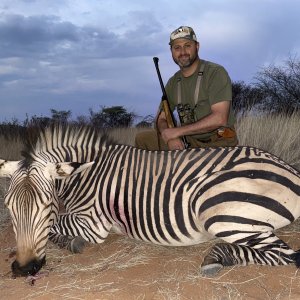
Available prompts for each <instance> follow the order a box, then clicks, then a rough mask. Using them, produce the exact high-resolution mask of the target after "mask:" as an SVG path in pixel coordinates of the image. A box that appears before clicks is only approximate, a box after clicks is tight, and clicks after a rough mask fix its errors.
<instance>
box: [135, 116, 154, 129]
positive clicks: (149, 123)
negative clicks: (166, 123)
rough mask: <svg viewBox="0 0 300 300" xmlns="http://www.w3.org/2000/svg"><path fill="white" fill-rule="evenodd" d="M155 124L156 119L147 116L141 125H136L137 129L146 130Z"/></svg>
mask: <svg viewBox="0 0 300 300" xmlns="http://www.w3.org/2000/svg"><path fill="white" fill-rule="evenodd" d="M153 123H154V117H153V116H152V115H147V116H146V117H144V118H143V119H142V121H141V122H139V123H137V124H136V127H138V128H141V127H144V128H147V127H152V125H153Z"/></svg>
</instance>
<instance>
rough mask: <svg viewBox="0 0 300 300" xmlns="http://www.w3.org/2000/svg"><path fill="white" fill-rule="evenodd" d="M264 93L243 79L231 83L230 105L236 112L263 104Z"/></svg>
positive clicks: (259, 106)
mask: <svg viewBox="0 0 300 300" xmlns="http://www.w3.org/2000/svg"><path fill="white" fill-rule="evenodd" d="M265 96H266V95H265V93H264V92H263V91H262V90H261V89H260V88H258V87H254V86H252V85H249V84H246V83H245V82H243V81H237V82H233V83H232V106H233V109H234V111H235V112H236V113H239V112H243V111H247V110H250V109H253V108H258V109H261V108H263V106H264V100H265Z"/></svg>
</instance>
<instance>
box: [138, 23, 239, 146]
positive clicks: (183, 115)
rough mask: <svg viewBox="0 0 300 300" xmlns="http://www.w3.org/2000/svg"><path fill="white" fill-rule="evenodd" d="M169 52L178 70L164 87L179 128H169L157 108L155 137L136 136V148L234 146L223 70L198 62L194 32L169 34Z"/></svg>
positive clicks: (182, 30) (152, 133)
mask: <svg viewBox="0 0 300 300" xmlns="http://www.w3.org/2000/svg"><path fill="white" fill-rule="evenodd" d="M169 45H170V49H171V53H172V57H173V60H174V62H175V63H176V64H177V65H178V66H179V68H180V70H179V71H178V72H176V73H175V74H174V76H173V77H171V78H170V79H169V81H168V83H167V85H166V93H167V96H168V100H169V103H170V108H171V111H174V110H175V109H176V110H177V112H178V115H179V118H180V121H181V126H178V127H175V128H168V125H167V121H166V114H165V112H164V111H163V110H162V109H161V108H160V110H159V113H158V116H157V119H156V127H157V128H156V129H157V133H156V132H155V131H154V130H153V131H144V132H140V133H138V134H137V135H136V139H135V144H136V147H139V148H142V149H147V150H158V149H161V150H176V149H184V143H183V141H182V137H183V136H185V137H186V140H187V142H188V144H189V147H191V148H195V147H217V146H222V147H226V146H235V145H237V136H236V133H235V130H234V121H235V120H234V116H233V111H232V107H231V100H232V89H231V81H230V78H229V76H228V74H227V72H226V70H225V69H224V68H223V67H222V66H220V65H217V64H215V63H212V62H208V61H204V60H202V59H201V60H200V58H199V56H198V51H199V42H198V41H197V37H196V35H195V32H194V30H193V29H192V28H191V27H188V26H181V27H179V28H178V29H176V30H175V31H173V32H172V33H171V36H170V43H169Z"/></svg>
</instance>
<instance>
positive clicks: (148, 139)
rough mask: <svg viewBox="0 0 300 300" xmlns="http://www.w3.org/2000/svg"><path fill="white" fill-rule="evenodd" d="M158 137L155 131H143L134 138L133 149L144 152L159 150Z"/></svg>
mask: <svg viewBox="0 0 300 300" xmlns="http://www.w3.org/2000/svg"><path fill="white" fill-rule="evenodd" d="M158 139H159V137H158V135H157V131H156V130H154V129H153V130H145V131H141V132H138V133H137V134H136V136H135V147H137V148H140V149H145V150H152V151H154V150H160V148H161V145H159V144H161V141H160V142H159V141H158Z"/></svg>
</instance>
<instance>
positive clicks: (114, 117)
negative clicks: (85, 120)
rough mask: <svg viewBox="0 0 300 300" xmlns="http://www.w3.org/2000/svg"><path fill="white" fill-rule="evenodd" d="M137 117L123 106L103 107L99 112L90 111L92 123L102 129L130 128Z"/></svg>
mask: <svg viewBox="0 0 300 300" xmlns="http://www.w3.org/2000/svg"><path fill="white" fill-rule="evenodd" d="M135 117H136V115H135V114H134V113H133V112H127V110H126V109H125V108H124V107H123V106H111V107H102V108H101V109H100V111H99V112H93V111H92V110H91V109H90V122H91V124H92V125H93V126H96V127H101V128H116V127H130V126H131V125H132V124H133V121H134V119H135Z"/></svg>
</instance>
